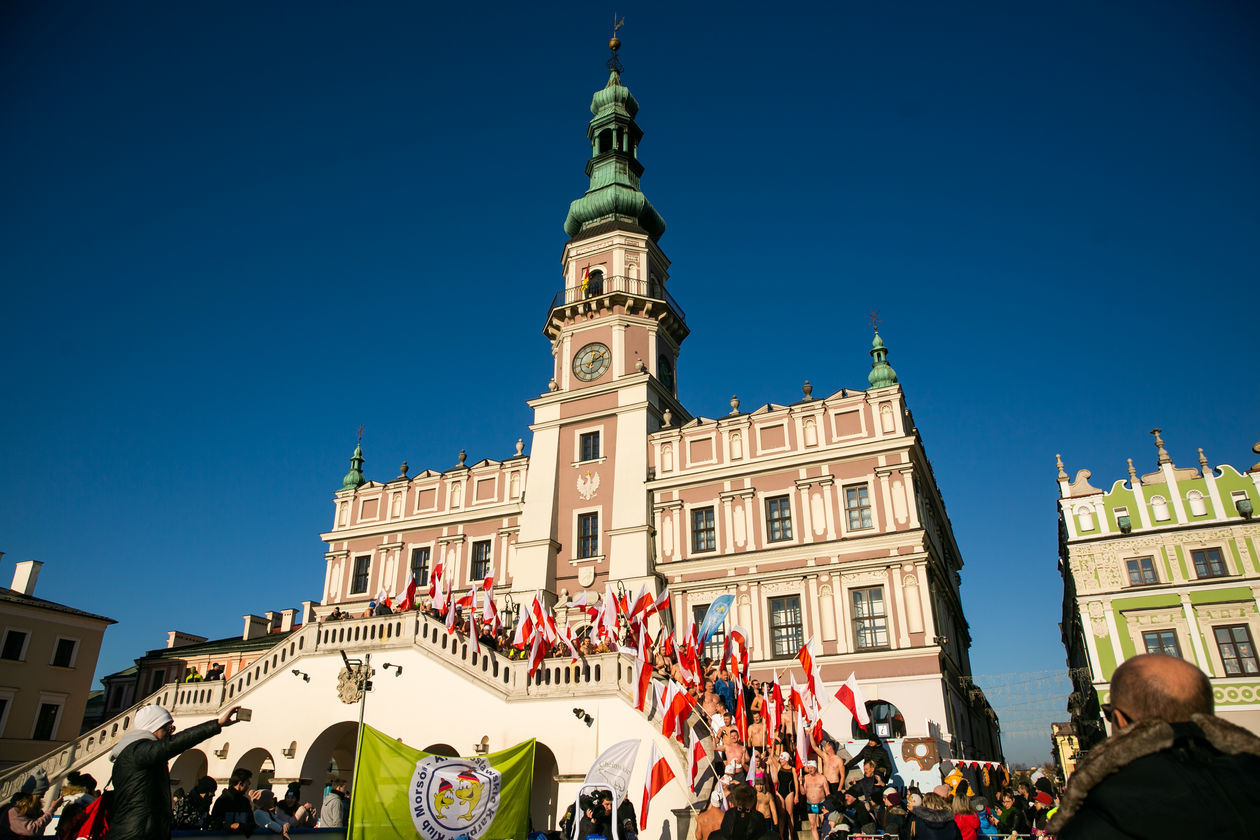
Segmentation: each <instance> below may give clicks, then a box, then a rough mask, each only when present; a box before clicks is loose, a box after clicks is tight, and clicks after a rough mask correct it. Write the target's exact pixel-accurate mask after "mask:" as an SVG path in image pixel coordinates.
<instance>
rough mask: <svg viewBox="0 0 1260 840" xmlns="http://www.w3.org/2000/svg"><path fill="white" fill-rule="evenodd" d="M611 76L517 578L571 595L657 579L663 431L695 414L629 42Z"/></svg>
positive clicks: (567, 256)
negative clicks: (646, 186)
mask: <svg viewBox="0 0 1260 840" xmlns="http://www.w3.org/2000/svg"><path fill="white" fill-rule="evenodd" d="M609 46H610V47H611V49H612V52H613V55H612V58H611V59H610V60H609V62H608V68H609V75H608V83H607V84H606V85H605V86H604V87H603V88H602V89H600V90H598V91H596V92H595V95H594V96H593V97H592V99H591V114H592V115H593V116H592V118H591V121H590V125H589V126H588V128H587V131H586V136H587V138H588V139H589V141H590V144H591V157H590V160H588V161H587V163H586V174H587V176H588V177H589V178H590V186H589V188H588V189H587V190H586V193H585V194H584V195H583V196H582V197H581V198H578V199H577V200H576V201H574V202H573V203H572V204H571V205H570V206H569V213H568V216H567V217H566V219H565V221H564V232H565V233H566V234H567V235H568V236H569V241H568V243H567V244H566V245H565V247H564V253H563V255H562V257H561V268H562V272H563V274H562V284H561V289H560V291H558V292H557V293H556V294H555V296H554V298H553V299H552V301H551V306H550V307H549V309H548V311H547V320H546V323H545V324H544V325H543V334H544V335H545V336H546V337H547V338H548V340H550V342H551V352H552V357H553V370H552V378H551V381H550V383H549V384H548V392H547V393H545V394H543V395H541V396H539V397H538V398H537V399H534V400H531V401H530V403H529V404H530V406H531V407H532V408H533V409H534V423H533V425H532V426H531V427H530V429H531V431H532V432H533V444H532V447H531V451H530V458H529V475H528V478H527V482H526V490H525V500H526V504H525V506H524V508H525V509H524V513H523V514H522V519H521V530H520V538H519V541H518V543H517V546H516V556H515V559H514V561H513V569H512V579H513V589H515V590H517V591H521V592H528V591H529V590H533V589H541V590H543V591H544V593H550V594H552V595H555V596H560V595H561V594H562V593H563V594H567V596H568V598H570V599H572V598H575V597H577V595H578V593H579V592H581V591H583V590H595V593H592V596H593V597H597V595H596V593H602V592H603V589H604V586H605V584H613V583H615V582H616V581H622V582H624V584H625V586H626V589H627V590H631V596H632V597H633V595H634V594H635V593H637V592H638V589H639V586H640V584H641V583H643V582H648V583H649V587H650V588H651V589H652V590H653V591H659V589H660V586H659V585H658V584H657V583H656V581H655V578H654V577H653V570H654V562H653V557H652V545H653V541H652V525H651V520H650V512H651V504H650V501H649V498H648V491H647V481H648V477H649V476H648V468H649V461H648V441H647V436H648V434H649V433H650V432H653V431H656V430H657V429H659V428H661V427H662V425H664V424H665V423H666V422H669V423H671V424H674V425H677V424H681V423H684V422H686V421H687V420H689V419H690V415H689V414H688V413H687V412H686V410H685V409H684V408H683V407H682V405H681V404H680V403H679V402H678V398H677V393H678V389H677V386H678V379H677V367H676V365H677V359H678V353H679V347H680V345H681V344H682V341H683V339H685V338H686V337H687V332H688V329H687V324H686V321H685V318H684V315H683V311H682V309H681V308H680V307H679V306H678V304H677V303H676V302H675V301H674V299H673V297H672V296H671V295H670V293H669V292H668V291H667V288H666V286H667V283H668V279H669V273H668V272H669V260H668V259H667V258H666V256H665V253H664V252H663V251H662V250H661V249H660V245H659V244H658V243H659V240H660V238H661V235H662V234H664V232H665V220H664V219H662V218H661V215H660V213H658V212H657V211H656V208H654V207H653V206H652V204H651V202H649V201H648V199H647V197H646V196H645V195H644V194H643V192H642V191H641V189H640V184H639V179H640V177H641V176H642V174H643V165H642V164H641V163H639V143H640V141H641V140H642V139H643V132H642V131H641V130H640V129H639V126H638V125H637V124H636V123H635V115H636V114H637V112H638V110H639V103H638V102H637V101H636V100H635V98H634V96H633V95H632V94H631V93H630V90H629V89H628V88H626V87H625V86H624V85H623V84H622V83H621V71H622V67H621V63H620V62H619V61H618V59H617V49H618V48H619V47H620V42H619V41H618V40H617V39H616V38H614V39H613V40H612V41H611V42H610V43H609Z"/></svg>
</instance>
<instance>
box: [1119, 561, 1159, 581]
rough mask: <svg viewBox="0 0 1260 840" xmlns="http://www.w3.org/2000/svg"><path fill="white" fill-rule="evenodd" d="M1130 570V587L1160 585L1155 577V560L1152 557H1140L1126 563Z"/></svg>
mask: <svg viewBox="0 0 1260 840" xmlns="http://www.w3.org/2000/svg"><path fill="white" fill-rule="evenodd" d="M1124 564H1125V566H1126V567H1127V568H1128V570H1129V586H1142V585H1143V584H1147V583H1159V578H1158V577H1156V576H1155V560H1154V559H1153V558H1150V557H1138V558H1135V559H1133V560H1126V561H1124Z"/></svg>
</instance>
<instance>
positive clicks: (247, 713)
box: [236, 709, 254, 720]
mask: <svg viewBox="0 0 1260 840" xmlns="http://www.w3.org/2000/svg"><path fill="white" fill-rule="evenodd" d="M236 719H237V720H253V719H254V710H253V709H237V710H236Z"/></svg>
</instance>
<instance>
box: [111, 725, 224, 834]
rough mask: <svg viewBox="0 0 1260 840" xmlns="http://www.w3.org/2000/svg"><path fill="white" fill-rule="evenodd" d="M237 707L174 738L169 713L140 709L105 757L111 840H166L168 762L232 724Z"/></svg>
mask: <svg viewBox="0 0 1260 840" xmlns="http://www.w3.org/2000/svg"><path fill="white" fill-rule="evenodd" d="M238 709H240V706H233V707H232V708H230V709H228V710H227V711H225V712H224V713H223V714H221V715H219V717H218V719H217V720H208V721H206V722H205V723H202V724H198V725H197V726H194V727H193V728H192V729H189V730H187V731H186V732H180V733H178V734H177V733H176V732H175V722H174V720H173V719H172V718H171V713H170V712H168V711H167V710H166V709H164V708H162V707H161V706H141V707H140V709H139V710H137V712H136V717H135V723H134V725H133V727H132V729H131V731H130V732H128V733H127V734H126V735H124V736H123V737H122V738H121V739H119V741H118V744H117V745H116V746H115V747H114V749H113V750H111V751H110V754H109V758H110V761H112V762H114V775H113V781H114V800H113V806H112V808H111V810H112V812H113V814H114V818H113V819H112V820H111V821H110V823H109V837H110V840H170V836H171V774H170V771H169V769H168V766H169V763H170V760H171V759H172V758H174V757H175V756H177V755H179V754H180V753H182V752H184V751H185V750H187V749H190V748H192V747H194V746H196V745H197V744H199V743H201V742H202V741H204V740H206V739H207V738H212V737H214V736H215V735H218V734H219V733H220V732H221V731H223V727H225V726H231V725H232V724H233V723H235V722H236V712H237V710H238Z"/></svg>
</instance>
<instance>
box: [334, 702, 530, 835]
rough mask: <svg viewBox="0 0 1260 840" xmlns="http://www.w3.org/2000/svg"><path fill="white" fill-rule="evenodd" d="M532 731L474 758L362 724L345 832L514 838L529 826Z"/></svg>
mask: <svg viewBox="0 0 1260 840" xmlns="http://www.w3.org/2000/svg"><path fill="white" fill-rule="evenodd" d="M533 778H534V739H532V738H531V739H530V740H528V741H525V742H524V743H522V744H518V745H516V746H515V747H512V748H511V749H506V750H503V751H502V752H496V753H490V754H489V755H484V756H480V755H479V756H476V757H475V758H449V757H447V756H442V755H432V754H431V753H426V752H421V751H420V750H416V749H412V748H411V747H408V746H407V745H405V744H403V743H402V742H401V741H395V740H394V739H392V738H389V737H387V736H386V735H385V734H384V733H382V732H380V731H379V730H376V729H373V728H372V727H370V726H364V727H363V743H362V744H361V745H360V748H359V763H358V766H357V767H356V768H355V772H354V789H353V790H352V791H351V793H350V826H349V830H348V831H347V832H346V836H347V838H348V840H384V839H385V838H393V837H398V838H406V840H415V838H416V837H423V838H425V840H460V838H472V840H515V838H521V837H525V836H526V835H527V834H529V828H530V826H529V795H530V788H531V787H532V784H533Z"/></svg>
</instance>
